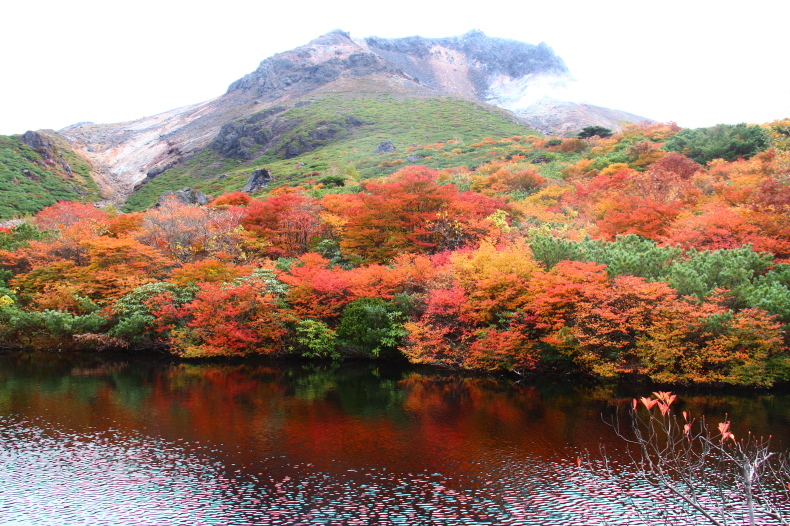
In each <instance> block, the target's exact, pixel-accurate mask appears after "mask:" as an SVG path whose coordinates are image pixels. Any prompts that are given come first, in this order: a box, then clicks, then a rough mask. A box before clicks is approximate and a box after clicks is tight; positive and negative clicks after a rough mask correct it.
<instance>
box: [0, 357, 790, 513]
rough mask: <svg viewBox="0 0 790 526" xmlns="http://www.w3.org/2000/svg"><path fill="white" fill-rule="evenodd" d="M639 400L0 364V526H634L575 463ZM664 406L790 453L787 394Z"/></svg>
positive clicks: (235, 373)
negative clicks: (724, 419)
mask: <svg viewBox="0 0 790 526" xmlns="http://www.w3.org/2000/svg"><path fill="white" fill-rule="evenodd" d="M646 394H647V393H646V392H642V391H640V390H639V389H638V388H635V387H601V386H594V385H591V386H584V385H572V382H569V381H562V380H555V381H541V382H524V381H522V382H516V383H514V382H513V380H512V379H511V380H501V379H500V380H497V379H490V378H480V377H472V376H463V375H457V374H451V373H447V372H437V371H435V370H427V369H409V368H401V367H395V366H382V365H371V364H358V363H357V364H344V365H331V364H326V363H323V364H316V363H307V364H305V363H270V362H245V363H222V364H216V363H210V364H184V363H168V362H163V361H157V360H153V359H129V358H118V359H112V358H107V357H104V358H101V359H99V358H97V357H85V356H70V355H59V354H3V355H0V524H2V525H8V524H15V525H16V524H30V525H50V526H64V525H83V524H84V525H113V526H125V525H162V526H169V525H189V526H199V525H223V526H224V525H270V524H271V525H273V524H289V525H291V524H294V525H297V524H298V525H308V524H310V525H312V524H316V525H318V524H321V525H345V524H348V525H353V524H359V525H367V524H374V525H375V524H382V525H384V524H404V525H415V524H426V525H429V524H430V525H433V524H436V525H439V524H447V525H457V524H491V525H495V524H502V525H538V524H540V525H592V524H636V523H637V519H636V518H635V516H634V514H633V511H632V510H631V506H630V504H629V502H628V501H627V500H625V499H624V498H623V497H622V496H621V495H620V493H618V492H617V491H615V490H614V488H612V487H611V486H610V485H608V484H607V483H606V482H605V481H592V482H591V480H590V478H589V477H588V476H587V475H585V474H584V473H581V472H580V470H579V469H578V468H577V467H576V464H575V459H576V456H577V454H578V453H579V452H580V451H582V450H584V449H585V448H587V449H589V450H591V451H594V452H597V451H598V448H599V444H604V445H606V447H608V448H609V450H610V451H617V448H618V446H619V439H617V438H616V437H615V436H614V434H613V432H612V429H611V428H610V427H609V426H608V425H607V424H606V423H605V422H604V420H606V419H608V418H610V417H611V415H612V414H613V412H614V411H615V409H616V408H617V407H620V408H621V410H622V409H623V408H625V407H626V406H627V404H628V403H629V401H630V399H631V398H632V397H633V396H635V395H646ZM678 394H679V396H680V398H681V401H682V404H683V409H687V410H690V411H692V412H693V413H694V414H703V413H704V414H707V415H712V416H714V417H718V416H720V415H724V414H725V413H728V414H729V416H730V418H731V419H732V421H733V428H734V430H735V432H736V433H738V432H740V431H742V430H746V429H749V430H751V431H753V432H755V433H758V434H761V433H764V434H768V433H771V434H773V435H774V436H775V437H777V441H778V442H781V443H782V444H780V446H781V445H783V444H786V443H787V442H788V439H790V405H789V404H788V402H790V397H788V395H787V394H785V393H758V394H754V393H747V394H728V393H726V392H715V393H713V394H711V393H707V394H703V393H690V392H687V393H683V392H679V393H678ZM714 421H715V420H714ZM614 456H615V457H616V454H615V455H614Z"/></svg>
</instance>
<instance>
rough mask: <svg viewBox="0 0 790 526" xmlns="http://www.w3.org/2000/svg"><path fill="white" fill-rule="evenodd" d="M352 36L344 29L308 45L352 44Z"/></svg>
mask: <svg viewBox="0 0 790 526" xmlns="http://www.w3.org/2000/svg"><path fill="white" fill-rule="evenodd" d="M351 41H352V40H351V35H350V34H349V33H348V32H347V31H343V30H342V29H333V30H332V31H330V32H329V33H326V34H324V35H321V36H320V37H318V38H316V39H313V40H311V41H310V43H309V44H308V45H313V46H315V45H320V46H333V45H338V44H346V43H349V42H351Z"/></svg>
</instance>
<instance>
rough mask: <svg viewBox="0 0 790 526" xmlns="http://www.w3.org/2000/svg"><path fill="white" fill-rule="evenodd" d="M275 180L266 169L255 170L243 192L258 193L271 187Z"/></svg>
mask: <svg viewBox="0 0 790 526" xmlns="http://www.w3.org/2000/svg"><path fill="white" fill-rule="evenodd" d="M273 180H274V178H273V177H272V174H270V173H269V170H267V169H266V168H258V169H256V170H253V172H252V173H251V174H250V177H249V179H247V184H245V185H244V188H243V189H242V190H241V191H242V192H245V193H247V194H251V193H253V192H257V191H258V190H260V189H261V188H266V187H267V186H269V183H270V182H272V181H273Z"/></svg>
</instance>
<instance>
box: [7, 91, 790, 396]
mask: <svg viewBox="0 0 790 526" xmlns="http://www.w3.org/2000/svg"><path fill="white" fill-rule="evenodd" d="M426 104H427V106H425V107H426V108H433V107H434V106H432V103H431V101H430V99H428V101H427V102H426ZM319 107H320V106H319ZM437 107H438V106H437ZM305 108H309V106H305ZM423 109H424V108H423ZM278 114H281V115H285V114H286V112H278ZM471 114H472V113H470V115H471ZM293 115H294V114H292V115H291V118H293ZM296 115H301V116H302V117H303V118H304V119H305V120H306V119H307V117H306V116H307V115H309V114H308V113H303V114H296ZM324 117H327V120H326V121H325V122H327V123H328V122H338V123H342V122H346V121H343V120H342V119H340V118H339V117H337V115H324ZM328 117H331V119H329V118H328ZM363 117H366V115H364V114H363V115H361V116H359V117H357V118H358V119H359V121H360V122H362V123H363V124H361V125H358V126H353V127H354V128H357V129H364V127H365V126H366V124H364V123H365V122H370V121H369V120H367V121H366V120H365V119H363ZM371 120H372V119H371ZM318 122H323V121H318ZM354 122H356V121H354ZM492 124H493V123H492ZM788 124H790V121H777V122H774V123H771V124H767V125H764V126H746V125H744V126H727V125H719V126H718V127H717V129H716V130H715V133H713V132H711V133H709V132H708V131H706V130H696V131H695V133H694V134H692V135H693V136H694V137H695V141H697V142H699V143H700V144H699V146H700V148H701V150H702V151H711V148H709V147H708V146H712V147H715V149H716V151H722V150H721V149H722V148H723V149H724V151H725V153H726V152H729V151H734V152H739V153H738V155H740V157H738V158H736V159H734V160H730V161H728V160H726V159H722V158H719V159H713V160H710V161H708V162H706V163H704V164H701V163H699V162H696V161H695V160H693V159H691V158H690V157H688V155H687V154H690V153H692V150H691V149H689V150H688V151H686V150H685V149H684V150H682V151H675V144H676V143H677V141H673V139H674V138H675V137H678V136H681V137H683V136H682V135H681V134H682V133H683V130H681V128H679V127H678V126H676V125H674V124H672V123H668V124H660V123H659V124H641V125H631V126H629V127H626V128H625V129H624V130H623V131H621V132H619V133H613V134H611V135H610V134H609V133H608V130H599V131H601V135H607V137H601V136H600V135H593V136H587V137H584V138H581V137H576V138H566V139H559V138H545V137H540V136H538V135H535V134H529V135H510V136H507V137H484V138H482V139H479V140H478V141H477V142H468V143H466V144H460V143H456V142H455V141H456V139H449V140H443V141H440V142H431V143H420V142H418V143H414V144H413V145H411V146H408V147H407V148H406V149H404V151H403V152H400V151H397V152H393V153H396V155H401V154H402V153H406V150H408V152H409V153H411V152H420V154H421V155H424V157H423V159H424V160H426V161H431V160H432V159H434V158H438V159H439V160H440V162H441V163H446V164H443V165H442V166H437V167H435V168H431V167H429V166H425V165H417V164H414V165H403V166H401V165H398V166H386V165H385V163H388V162H390V159H394V158H392V157H389V155H390V154H381V155H380V154H376V156H375V159H376V160H377V161H378V163H377V164H376V168H377V169H378V168H381V169H382V170H383V169H385V168H386V172H387V173H385V174H379V175H377V176H376V175H375V174H371V176H369V177H367V178H363V177H360V176H359V174H358V173H353V170H351V169H349V170H348V172H342V171H341V172H339V173H338V175H337V176H334V177H333V176H331V175H325V174H326V173H327V172H321V171H317V173H316V175H307V174H300V175H299V176H295V178H294V180H293V181H292V184H284V182H282V181H281V182H279V183H278V186H276V187H274V186H272V187H270V188H267V189H265V191H263V192H261V193H260V194H258V195H256V196H251V195H249V194H247V193H243V192H238V191H235V192H230V193H226V194H223V195H220V196H218V197H217V198H216V199H215V200H214V201H213V202H211V203H210V204H209V205H206V206H198V205H189V204H184V203H181V202H178V201H177V200H165V201H163V202H162V203H161V205H160V206H159V207H157V208H149V209H146V210H145V211H140V212H132V213H126V214H123V213H118V212H114V211H102V210H98V209H96V208H95V207H93V206H91V205H88V204H79V203H67V202H61V203H58V204H56V205H53V206H50V207H48V208H46V209H44V210H43V211H41V212H40V213H38V214H37V215H36V217H35V219H34V220H33V222H32V224H25V225H21V226H19V227H15V228H11V229H5V230H3V231H2V232H0V280H2V281H1V282H0V341H2V342H4V345H5V346H6V347H10V348H23V349H24V348H26V349H82V350H101V349H109V348H113V349H127V350H129V351H132V350H142V349H147V348H158V349H164V350H167V351H168V352H171V353H173V354H175V355H177V356H181V357H184V358H198V357H211V356H247V355H255V354H265V355H272V356H289V355H290V356H293V355H296V356H304V357H320V358H326V359H339V358H345V357H362V356H365V357H369V358H384V357H386V358H391V359H392V358H400V359H407V360H409V361H411V362H413V363H424V364H435V365H442V366H446V367H460V368H467V369H476V370H486V371H514V372H517V373H519V374H535V373H545V372H549V371H555V372H563V373H566V372H568V371H574V372H577V373H583V374H587V375H590V376H593V377H596V378H620V377H631V378H640V379H646V380H650V381H653V382H660V383H664V384H667V383H669V384H671V383H686V384H691V383H695V384H734V385H748V386H772V385H775V384H778V383H782V382H786V381H788V380H790V314H789V313H790V220H788V218H790V208H789V207H790V179H789V174H790V149H789V148H788V146H790V144H788V141H787V134H786V130H787V129H788ZM322 126H323V125H322ZM338 126H340V125H338ZM340 128H342V129H343V130H345V131H348V130H347V129H346V128H343V126H340ZM292 130H296V133H300V132H299V131H298V126H296V127H293V128H292ZM411 130H412V129H411V127H409V128H408V132H409V133H411ZM447 131H448V130H447V129H445V130H442V132H444V135H446V132H447ZM338 133H339V134H343V133H345V132H344V131H339V132H338ZM415 133H423V135H425V133H426V132H425V131H423V130H418V131H417V132H415ZM584 135H589V134H587V133H585V134H584ZM353 136H354V135H353V133H351V134H350V135H349V137H346V138H344V139H343V140H350V138H352V137H353ZM722 136H726V137H728V139H727V140H726V141H722ZM705 137H708V138H709V139H708V140H709V141H710V144H709V145H708V144H706V142H705V139H704V138H705ZM381 138H382V137H379V136H370V137H366V138H364V140H366V141H369V142H368V143H367V144H368V145H370V146H373V145H375V144H377V141H379V139H381ZM414 138H415V139H417V137H416V136H415V137H414ZM428 138H429V139H433V138H434V137H433V136H430V135H429V137H428ZM218 147H221V145H218ZM335 147H337V148H339V146H338V145H336V144H333V143H331V142H329V143H327V144H324V145H321V146H320V147H317V148H316V149H315V150H313V151H311V152H309V153H307V154H303V155H313V156H315V155H318V154H320V152H322V151H324V150H331V149H332V148H335ZM744 148H746V149H747V151H746V152H744ZM218 151H219V150H218ZM341 152H346V153H345V154H343V153H341ZM251 153H254V152H251ZM445 154H447V155H445ZM265 155H266V154H265V153H264V156H265ZM278 155H282V154H279V153H278ZM337 155H350V152H348V151H346V150H338V152H337ZM368 155H369V154H368ZM465 156H470V157H465ZM294 159H295V158H292V159H278V160H277V161H276V162H284V163H285V162H293V160H294ZM343 159H344V160H345V159H347V158H343ZM470 159H471V160H472V161H474V162H475V163H471V162H469V160H470ZM238 161H239V160H238V159H236V160H235V162H238ZM252 161H254V159H249V162H252ZM333 162H338V161H333ZM437 162H439V161H437ZM371 164H372V162H371ZM382 165H385V166H382ZM364 166H365V165H362V167H364ZM301 168H304V167H301ZM352 168H354V169H355V170H359V169H360V167H358V166H356V165H354V166H352ZM390 169H393V170H394V172H392V173H389V171H390ZM190 177H191V176H190Z"/></svg>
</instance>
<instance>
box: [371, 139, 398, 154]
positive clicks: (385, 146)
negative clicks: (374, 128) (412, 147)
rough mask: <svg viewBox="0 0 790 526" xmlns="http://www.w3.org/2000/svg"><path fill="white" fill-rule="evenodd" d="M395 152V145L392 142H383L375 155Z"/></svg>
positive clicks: (377, 147)
mask: <svg viewBox="0 0 790 526" xmlns="http://www.w3.org/2000/svg"><path fill="white" fill-rule="evenodd" d="M394 151H395V145H394V144H392V141H390V140H387V141H382V142H380V143H379V145H378V146H376V151H375V152H374V153H392V152H394Z"/></svg>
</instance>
